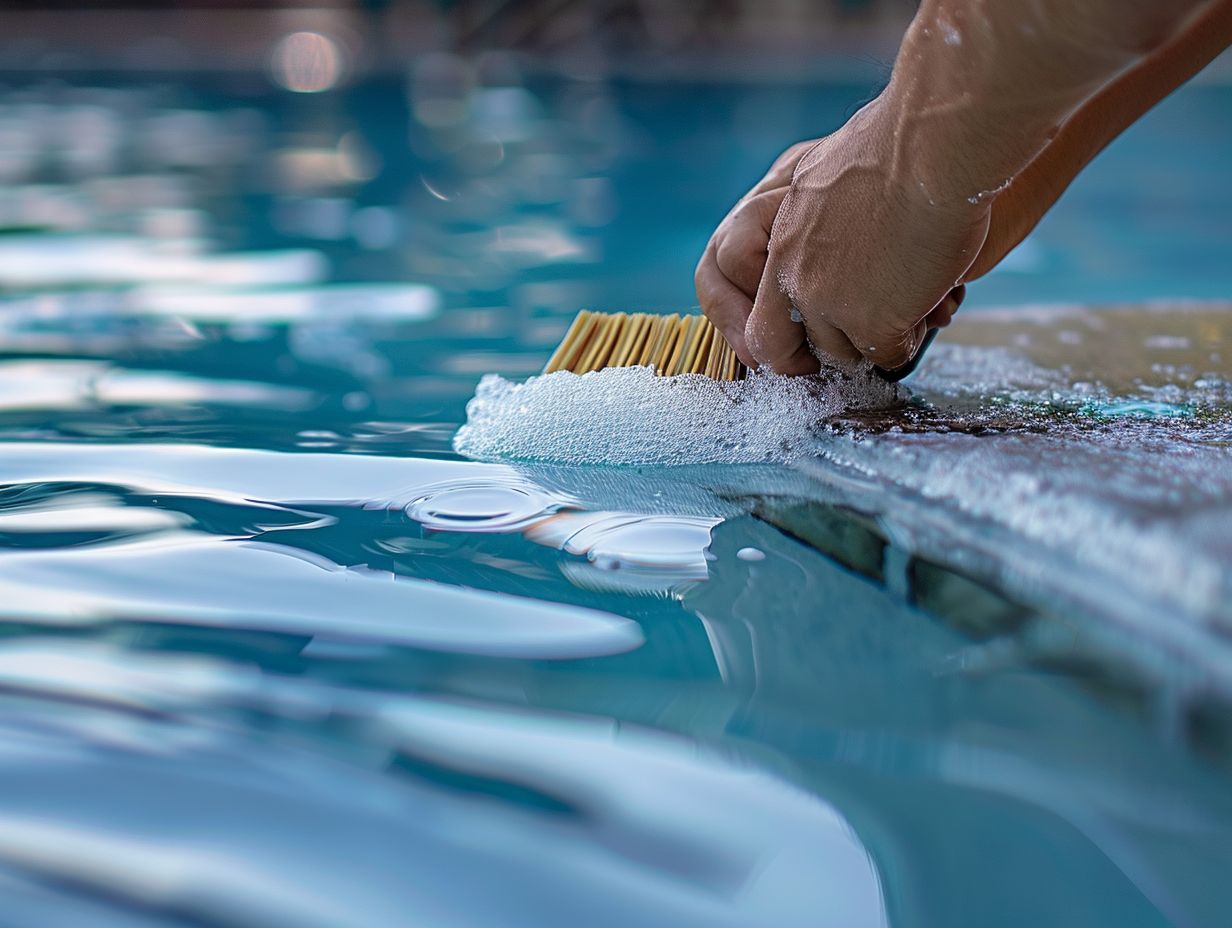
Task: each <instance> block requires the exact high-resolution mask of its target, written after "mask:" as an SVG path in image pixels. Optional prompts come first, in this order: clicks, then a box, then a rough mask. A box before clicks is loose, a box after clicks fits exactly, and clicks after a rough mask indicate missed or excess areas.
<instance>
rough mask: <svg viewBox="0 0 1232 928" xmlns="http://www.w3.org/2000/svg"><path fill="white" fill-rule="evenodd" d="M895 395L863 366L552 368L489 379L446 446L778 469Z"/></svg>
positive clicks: (522, 455) (478, 452) (543, 456)
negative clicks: (659, 373) (827, 427)
mask: <svg viewBox="0 0 1232 928" xmlns="http://www.w3.org/2000/svg"><path fill="white" fill-rule="evenodd" d="M899 398H900V395H899V392H898V390H897V389H896V388H895V387H894V386H893V385H892V384H888V383H886V382H884V381H883V380H881V379H880V378H879V377H877V375H876V374H875V373H874V372H873V370H872V366H871V365H869V364H867V363H861V364H859V365H855V366H852V367H845V368H828V369H827V370H826V371H825V372H824V373H822V374H818V375H815V376H812V377H781V376H778V375H775V374H769V373H760V372H754V373H752V374H750V376H749V377H748V378H747V379H745V380H741V381H718V380H712V379H710V378H708V377H703V376H700V375H694V374H687V375H683V376H679V377H656V376H655V375H654V372H653V371H652V370H651V369H650V368H646V367H625V368H607V369H605V370H600V371H594V372H591V373H588V374H582V375H578V374H573V373H569V372H568V371H559V372H557V373H553V374H546V375H543V376H540V377H532V378H530V379H529V380H527V381H526V382H525V383H513V382H510V381H508V380H505V379H504V378H502V377H499V376H497V375H494V374H489V375H487V376H486V377H484V378H483V380H481V381H480V382H479V387H478V389H477V390H476V392H475V397H474V398H473V399H472V400H471V401H470V403H469V404H468V405H467V408H466V412H467V421H466V424H465V425H464V426H463V427H462V428H461V429H460V430H459V431H458V434H457V436H456V437H455V438H454V449H455V450H456V451H457V452H458V453H459V454H462V455H465V456H466V457H469V458H474V459H477V460H481V461H509V460H514V461H552V462H557V463H568V464H663V465H680V464H708V463H733V464H748V463H759V462H779V463H782V462H786V461H790V460H792V459H793V458H794V457H796V456H797V455H798V454H800V453H801V452H803V451H805V450H807V449H808V448H809V447H810V445H811V444H812V440H813V434H814V430H815V429H816V427H817V426H818V425H819V424H821V423H824V422H825V421H826V420H827V419H829V418H830V417H832V416H835V415H839V414H842V413H846V412H848V411H851V410H853V409H868V408H880V407H885V406H888V405H891V404H893V403H895V402H897V401H898V400H899Z"/></svg>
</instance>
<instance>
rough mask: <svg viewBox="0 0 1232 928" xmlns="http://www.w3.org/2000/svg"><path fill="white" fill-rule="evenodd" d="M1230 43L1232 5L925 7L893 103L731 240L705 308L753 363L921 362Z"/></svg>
mask: <svg viewBox="0 0 1232 928" xmlns="http://www.w3.org/2000/svg"><path fill="white" fill-rule="evenodd" d="M1229 42H1232V0H1204V2H1196V0H1191V2H1185V0H1171V2H1167V3H1164V2H1158V0H1085V2H1081V0H1034V2H1021V3H1020V2H1017V0H1016V2H1012V3H1011V2H1005V0H924V2H923V3H922V4H921V7H920V11H919V13H918V14H917V16H916V18H915V20H914V21H913V22H912V24H911V26H910V27H909V29H908V31H907V34H906V36H905V37H904V40H903V44H902V47H901V48H900V51H899V54H898V57H897V59H896V62H895V65H894V71H893V75H892V77H891V80H890V83H889V85H888V86H887V88H886V89H885V91H884V92H883V93H882V94H881V95H880V96H879V97H878V98H877V99H875V100H874V101H872V102H871V103H869V104H868V105H867V106H865V107H864V108H863V109H861V110H860V111H859V112H858V113H857V114H856V115H855V116H853V117H852V119H851V120H849V121H848V122H847V124H846V125H844V126H843V127H842V128H840V129H839V130H838V131H836V132H835V133H833V134H832V135H830V136H827V137H826V138H823V139H819V140H814V141H809V142H803V143H800V144H798V145H794V146H792V147H791V148H789V149H788V150H787V151H786V152H784V153H783V154H782V155H781V156H780V157H779V158H778V159H777V160H776V161H775V163H774V165H773V166H772V167H771V169H770V171H769V172H768V173H767V175H766V176H765V177H764V178H763V179H762V180H761V181H760V182H759V183H758V184H757V185H756V186H755V187H754V188H753V189H752V190H751V191H750V192H749V193H748V194H747V195H746V196H745V197H743V198H742V199H741V201H740V202H739V203H737V204H736V206H735V207H734V208H733V209H732V211H731V212H730V213H729V214H728V216H727V217H726V218H725V219H724V220H723V222H722V223H721V224H720V225H719V227H718V229H717V230H716V231H715V233H714V235H713V236H712V238H711V240H710V243H709V244H708V245H707V248H706V251H705V253H704V254H703V256H702V259H701V262H700V263H699V265H698V268H697V273H696V275H695V281H696V284H697V291H698V298H699V300H700V302H701V305H702V308H703V310H704V311H705V312H706V314H707V315H708V316H709V317H710V319H711V320H712V321H713V322H714V323H715V325H716V326H717V327H718V328H719V329H720V331H722V332H723V334H724V336H725V337H726V338H727V340H728V341H729V342H730V343H731V344H732V346H733V347H734V348H735V349H736V352H737V354H738V355H739V356H740V357H741V359H742V360H743V361H745V363H747V364H750V365H751V366H759V365H768V366H769V367H771V368H772V369H773V370H775V371H776V372H779V373H786V374H802V373H810V372H813V371H816V370H817V369H818V364H819V362H818V356H819V355H820V356H822V357H828V358H833V359H836V360H840V361H851V360H856V359H858V358H861V357H864V358H867V359H869V360H870V361H872V362H874V363H876V364H878V365H880V366H881V367H883V368H889V369H893V368H895V367H898V366H900V365H902V364H904V363H906V362H907V361H909V360H910V359H911V357H912V356H913V355H914V354H915V352H916V351H917V350H918V348H919V345H920V344H921V342H922V340H923V338H924V335H925V333H926V332H927V330H928V329H929V328H932V327H935V326H942V325H946V324H948V322H949V320H950V317H951V316H952V315H953V312H954V311H955V310H956V309H957V300H956V299H955V288H956V287H958V286H959V285H961V284H963V283H965V282H967V281H969V280H972V279H974V278H975V277H977V276H979V275H981V274H983V273H986V272H987V271H988V270H989V269H991V267H993V266H994V265H995V264H996V262H997V261H999V260H1000V259H1001V257H1003V256H1004V254H1005V253H1006V252H1008V251H1009V250H1010V248H1012V247H1013V245H1014V244H1017V242H1018V241H1020V240H1021V238H1022V237H1023V236H1025V234H1026V233H1027V232H1028V231H1030V229H1031V227H1033V226H1034V225H1035V223H1036V222H1038V220H1039V218H1040V217H1041V216H1042V215H1043V213H1044V212H1045V211H1046V210H1047V208H1048V207H1049V206H1050V205H1051V204H1052V203H1053V202H1054V201H1055V200H1056V198H1057V197H1058V196H1059V195H1060V193H1061V192H1062V191H1063V190H1064V189H1065V187H1066V186H1067V185H1068V183H1069V181H1070V180H1071V179H1072V178H1073V176H1074V175H1075V174H1076V173H1077V172H1078V171H1079V170H1081V168H1082V167H1083V166H1084V165H1085V164H1086V163H1087V162H1088V161H1089V160H1090V159H1091V158H1092V157H1093V156H1094V155H1095V154H1096V153H1098V151H1099V150H1100V149H1101V148H1103V146H1104V145H1106V144H1107V143H1108V142H1109V141H1110V140H1111V139H1112V138H1114V137H1115V136H1116V135H1117V134H1119V132H1120V131H1122V130H1123V129H1124V128H1125V127H1126V126H1128V125H1129V124H1130V123H1132V122H1133V121H1134V120H1135V119H1136V118H1137V117H1138V116H1140V115H1141V114H1142V113H1143V112H1145V111H1146V109H1148V108H1149V107H1150V106H1151V105H1153V104H1154V103H1155V102H1157V101H1158V100H1159V99H1160V98H1162V97H1163V96H1164V95H1166V93H1167V92H1169V91H1170V90H1171V89H1173V88H1174V87H1175V86H1177V85H1178V84H1180V83H1181V82H1183V81H1184V80H1186V79H1187V78H1188V77H1190V76H1191V75H1192V74H1193V73H1194V72H1196V71H1197V70H1198V69H1200V68H1201V67H1202V66H1203V65H1204V64H1206V62H1207V61H1209V60H1210V58H1211V57H1213V56H1214V55H1215V54H1217V53H1218V51H1219V50H1221V49H1222V48H1223V47H1225V46H1226V45H1228V44H1229ZM793 306H794V307H795V309H796V310H797V313H798V317H799V318H800V320H801V321H793V318H792V312H791V310H792V307H793Z"/></svg>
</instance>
